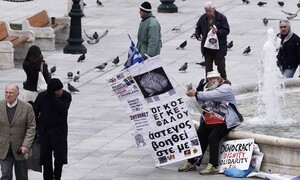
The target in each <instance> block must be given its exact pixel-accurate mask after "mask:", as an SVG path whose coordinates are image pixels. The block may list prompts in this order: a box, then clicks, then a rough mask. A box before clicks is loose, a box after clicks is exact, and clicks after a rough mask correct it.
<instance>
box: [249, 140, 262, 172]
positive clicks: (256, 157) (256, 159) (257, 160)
mask: <svg viewBox="0 0 300 180" xmlns="http://www.w3.org/2000/svg"><path fill="white" fill-rule="evenodd" d="M263 157H264V154H263V153H262V152H260V149H259V147H258V145H257V144H254V145H253V153H252V159H251V163H250V165H251V166H252V167H253V168H254V171H259V170H260V166H261V163H262V160H263Z"/></svg>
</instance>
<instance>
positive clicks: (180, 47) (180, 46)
mask: <svg viewBox="0 0 300 180" xmlns="http://www.w3.org/2000/svg"><path fill="white" fill-rule="evenodd" d="M186 45H187V41H186V40H185V41H184V42H183V43H181V44H180V45H179V46H178V47H177V48H176V49H184V48H185V46H186Z"/></svg>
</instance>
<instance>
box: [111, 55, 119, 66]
mask: <svg viewBox="0 0 300 180" xmlns="http://www.w3.org/2000/svg"><path fill="white" fill-rule="evenodd" d="M119 62H120V59H119V56H117V57H116V58H115V59H114V60H113V61H112V63H113V64H114V65H115V66H116V65H117V64H118V63H119Z"/></svg>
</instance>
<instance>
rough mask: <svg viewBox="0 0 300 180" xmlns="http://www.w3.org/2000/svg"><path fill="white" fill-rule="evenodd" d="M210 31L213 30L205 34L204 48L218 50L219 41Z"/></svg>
mask: <svg viewBox="0 0 300 180" xmlns="http://www.w3.org/2000/svg"><path fill="white" fill-rule="evenodd" d="M212 30H213V29H211V30H210V31H209V32H208V33H207V38H206V40H205V43H204V47H206V48H209V49H214V50H218V49H219V39H218V36H217V34H215V33H213V31H212Z"/></svg>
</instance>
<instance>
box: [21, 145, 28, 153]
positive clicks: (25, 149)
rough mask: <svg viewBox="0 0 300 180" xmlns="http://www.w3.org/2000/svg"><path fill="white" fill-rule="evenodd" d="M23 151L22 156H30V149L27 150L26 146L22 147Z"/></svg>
mask: <svg viewBox="0 0 300 180" xmlns="http://www.w3.org/2000/svg"><path fill="white" fill-rule="evenodd" d="M21 151H22V154H28V153H29V148H27V147H25V146H22V147H21Z"/></svg>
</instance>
